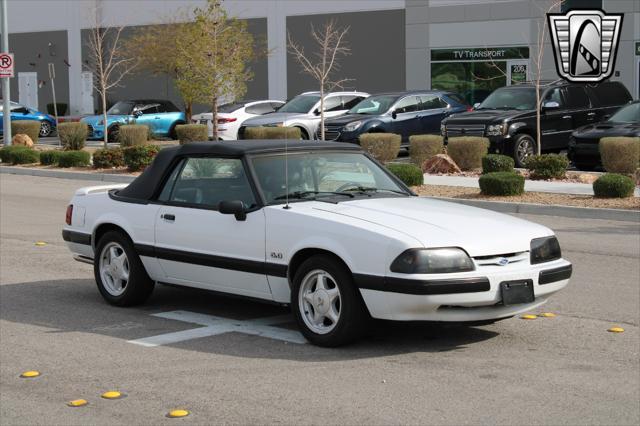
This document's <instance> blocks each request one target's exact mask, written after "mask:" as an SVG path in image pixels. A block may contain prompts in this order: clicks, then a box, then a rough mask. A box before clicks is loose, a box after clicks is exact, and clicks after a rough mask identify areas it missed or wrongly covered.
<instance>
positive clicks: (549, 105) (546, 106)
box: [542, 101, 560, 111]
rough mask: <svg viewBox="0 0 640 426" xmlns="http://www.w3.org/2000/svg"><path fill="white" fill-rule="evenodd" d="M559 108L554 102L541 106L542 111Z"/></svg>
mask: <svg viewBox="0 0 640 426" xmlns="http://www.w3.org/2000/svg"><path fill="white" fill-rule="evenodd" d="M557 108H560V104H559V103H557V102H555V101H549V102H545V103H544V104H542V110H543V111H545V110H548V109H557Z"/></svg>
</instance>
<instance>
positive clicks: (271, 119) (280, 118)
mask: <svg viewBox="0 0 640 426" xmlns="http://www.w3.org/2000/svg"><path fill="white" fill-rule="evenodd" d="M298 118H303V119H305V120H306V119H309V116H308V115H307V114H298V113H297V112H272V113H270V114H265V115H261V116H260V117H253V118H249V119H248V120H246V121H245V122H244V123H242V125H243V126H254V127H255V126H265V125H267V124H275V123H286V122H287V121H293V120H295V119H298ZM318 119H319V117H318Z"/></svg>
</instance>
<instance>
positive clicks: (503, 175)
mask: <svg viewBox="0 0 640 426" xmlns="http://www.w3.org/2000/svg"><path fill="white" fill-rule="evenodd" d="M478 183H479V184H480V192H482V193H483V194H484V195H521V194H522V193H524V176H522V175H520V174H518V173H515V172H492V173H487V174H484V175H482V176H480V179H479V181H478Z"/></svg>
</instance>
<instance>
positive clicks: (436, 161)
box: [422, 154, 461, 174]
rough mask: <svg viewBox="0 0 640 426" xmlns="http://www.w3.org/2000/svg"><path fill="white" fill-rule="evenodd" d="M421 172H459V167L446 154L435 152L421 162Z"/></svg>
mask: <svg viewBox="0 0 640 426" xmlns="http://www.w3.org/2000/svg"><path fill="white" fill-rule="evenodd" d="M422 172H423V173H429V174H438V173H460V172H461V170H460V167H458V165H457V164H456V163H455V161H453V159H451V157H449V156H448V155H447V154H437V155H436V156H434V157H431V158H430V159H428V160H426V161H425V162H424V163H422Z"/></svg>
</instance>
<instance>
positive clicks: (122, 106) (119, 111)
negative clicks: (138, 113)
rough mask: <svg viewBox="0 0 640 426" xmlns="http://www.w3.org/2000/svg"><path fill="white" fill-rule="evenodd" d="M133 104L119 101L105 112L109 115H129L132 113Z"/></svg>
mask: <svg viewBox="0 0 640 426" xmlns="http://www.w3.org/2000/svg"><path fill="white" fill-rule="evenodd" d="M134 105H135V103H134V102H127V101H120V102H116V104H115V105H114V106H112V107H111V108H109V109H108V110H107V114H109V115H130V114H131V111H133V106H134Z"/></svg>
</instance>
